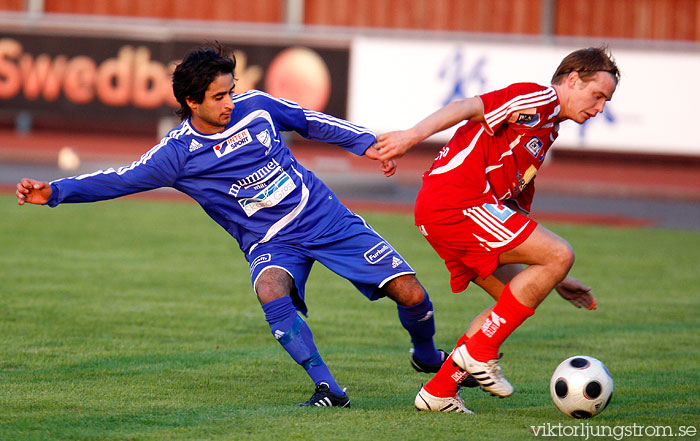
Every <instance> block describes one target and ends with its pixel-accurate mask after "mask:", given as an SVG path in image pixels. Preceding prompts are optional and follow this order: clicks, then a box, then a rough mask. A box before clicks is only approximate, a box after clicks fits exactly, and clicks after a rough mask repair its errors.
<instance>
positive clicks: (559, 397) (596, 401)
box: [549, 355, 613, 418]
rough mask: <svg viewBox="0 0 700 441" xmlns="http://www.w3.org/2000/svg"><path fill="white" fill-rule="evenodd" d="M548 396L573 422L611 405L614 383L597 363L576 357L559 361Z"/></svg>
mask: <svg viewBox="0 0 700 441" xmlns="http://www.w3.org/2000/svg"><path fill="white" fill-rule="evenodd" d="M549 392H550V393H551V394H552V400H553V401H554V405H555V406H557V409H559V410H560V411H562V413H565V414H566V415H569V416H570V417H573V418H591V417H593V416H595V415H598V414H599V413H600V412H602V411H603V409H605V408H606V407H607V406H608V404H609V403H610V398H612V393H613V379H612V376H610V371H608V368H607V367H605V365H604V364H603V363H602V362H601V361H600V360H597V359H595V358H593V357H588V356H586V355H576V356H574V357H571V358H567V359H566V360H564V361H562V362H561V364H560V365H559V366H557V368H556V369H555V370H554V374H552V379H551V381H550V382H549Z"/></svg>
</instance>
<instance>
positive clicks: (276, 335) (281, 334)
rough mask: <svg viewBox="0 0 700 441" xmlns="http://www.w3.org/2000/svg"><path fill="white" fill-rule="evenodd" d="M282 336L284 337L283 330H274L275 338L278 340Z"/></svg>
mask: <svg viewBox="0 0 700 441" xmlns="http://www.w3.org/2000/svg"><path fill="white" fill-rule="evenodd" d="M282 337H284V331H281V330H279V329H277V330H275V338H276V339H277V340H279V339H280V338H282Z"/></svg>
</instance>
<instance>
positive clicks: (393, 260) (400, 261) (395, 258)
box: [391, 256, 403, 268]
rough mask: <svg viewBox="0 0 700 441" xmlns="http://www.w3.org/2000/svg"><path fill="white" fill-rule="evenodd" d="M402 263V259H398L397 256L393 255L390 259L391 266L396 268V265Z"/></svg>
mask: <svg viewBox="0 0 700 441" xmlns="http://www.w3.org/2000/svg"><path fill="white" fill-rule="evenodd" d="M402 263H403V260H401V259H399V258H398V257H396V256H394V257H393V258H392V259H391V267H392V268H396V267H397V266H399V265H401V264H402Z"/></svg>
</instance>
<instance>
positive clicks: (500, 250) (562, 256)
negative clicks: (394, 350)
mask: <svg viewBox="0 0 700 441" xmlns="http://www.w3.org/2000/svg"><path fill="white" fill-rule="evenodd" d="M619 79H620V73H619V70H618V68H617V66H616V64H615V61H614V60H613V59H612V57H611V55H610V53H609V52H608V50H607V49H606V48H587V49H580V50H577V51H575V52H572V53H571V54H569V55H567V56H566V57H565V58H564V59H563V60H562V62H561V64H560V65H559V67H558V68H557V70H556V72H555V73H554V75H553V77H552V81H551V83H552V85H551V86H541V85H538V84H534V83H517V84H512V85H510V86H508V87H506V88H504V89H501V90H496V91H493V92H489V93H486V94H484V95H481V96H477V97H472V98H467V99H464V100H460V101H455V102H452V103H450V104H448V105H447V106H445V107H443V108H442V109H440V110H438V111H436V112H435V113H433V114H431V115H430V116H428V117H427V118H425V119H424V120H423V121H421V122H419V123H418V124H416V125H415V126H414V127H412V128H411V129H408V130H403V131H396V132H390V133H387V134H384V135H382V136H380V137H379V138H378V139H377V143H376V144H375V148H376V149H377V151H378V152H379V156H380V158H381V159H382V160H390V159H395V158H399V157H401V156H403V154H405V153H406V152H407V151H408V150H409V149H410V148H411V147H412V146H414V145H415V144H417V143H419V142H421V141H423V140H424V139H426V138H427V137H429V136H431V135H433V134H435V133H437V132H439V131H442V130H445V129H447V128H449V127H452V126H453V125H455V124H457V123H459V122H461V121H464V120H466V121H467V122H466V124H464V125H463V126H461V127H460V128H459V129H458V130H457V132H456V133H455V135H454V136H453V138H452V139H451V140H450V141H449V142H448V143H447V145H446V146H445V147H443V148H442V150H440V153H439V154H438V156H437V157H436V158H435V161H434V162H433V165H432V167H431V168H430V169H429V170H428V171H427V172H425V174H424V175H423V186H422V187H421V189H420V191H419V193H418V197H417V199H416V206H415V221H416V225H417V226H418V228H419V229H420V231H421V233H422V234H423V236H425V238H426V239H427V240H428V242H429V243H430V244H431V245H432V246H433V248H434V249H435V251H436V252H437V253H438V254H439V255H440V257H442V258H443V259H444V261H445V265H446V266H447V269H448V270H449V272H450V284H451V288H452V291H453V292H461V291H463V290H465V289H466V288H467V285H468V284H469V283H470V282H472V281H473V282H474V283H476V284H477V285H479V286H480V287H481V288H483V289H484V290H485V291H486V292H487V293H488V294H490V295H491V297H493V299H494V300H495V301H496V303H495V304H494V305H493V306H491V307H489V308H487V309H486V310H484V311H483V312H481V313H480V314H479V315H478V316H477V317H476V318H475V319H474V321H473V322H472V323H471V324H470V325H469V327H468V329H467V331H466V332H465V334H464V335H463V336H462V337H461V338H460V339H459V340H458V342H457V345H456V347H455V349H454V350H453V351H452V353H451V354H450V356H449V357H448V359H447V360H446V362H445V363H443V365H442V367H441V369H440V371H439V372H438V373H437V374H436V375H435V377H433V378H432V379H431V380H430V381H429V382H428V383H427V384H426V385H425V386H424V387H423V388H422V389H421V390H420V392H419V393H418V395H417V396H416V399H415V406H416V407H417V408H418V409H419V410H433V411H456V412H464V413H470V411H469V410H468V409H467V408H466V407H465V406H464V402H463V401H462V399H461V397H460V396H459V383H460V382H462V381H463V380H464V379H465V378H466V376H467V375H468V374H471V376H472V377H473V378H474V379H475V380H476V381H477V382H478V383H479V385H480V386H481V388H482V389H483V390H484V391H486V392H490V393H491V394H493V395H496V396H499V397H507V396H509V395H511V394H512V393H513V387H512V386H511V384H510V383H509V382H508V380H506V379H505V378H504V376H503V373H502V371H501V368H500V365H499V355H498V354H499V347H500V345H501V343H502V342H503V341H504V340H505V339H506V338H507V337H508V336H509V335H510V334H511V333H512V332H513V331H514V330H515V329H516V328H517V327H518V326H520V325H521V324H522V323H523V322H524V321H525V319H527V318H528V317H529V316H531V315H532V314H534V312H535V308H537V306H538V305H539V304H540V303H541V302H542V301H543V300H544V298H545V297H546V296H547V295H548V294H549V293H550V292H551V291H552V289H556V290H557V292H558V293H559V294H560V295H561V296H562V297H563V298H565V299H566V300H568V301H570V302H571V303H572V304H574V305H575V306H577V307H579V308H581V307H584V308H587V309H595V306H596V300H595V297H594V296H593V294H592V293H591V288H590V287H587V286H585V285H583V284H581V283H580V282H579V281H578V280H576V279H574V278H572V277H569V276H568V273H569V270H570V269H571V267H572V265H573V263H574V252H573V250H572V248H571V246H570V245H569V244H568V243H567V242H566V241H565V240H564V239H562V238H561V237H559V236H557V235H556V234H554V233H552V232H551V231H549V230H547V229H546V228H544V227H543V226H541V225H538V224H537V222H535V221H534V220H532V219H529V218H528V217H527V214H528V212H529V209H530V205H531V203H532V198H533V195H534V192H535V187H534V179H535V176H536V174H537V171H538V169H539V167H540V166H541V165H542V163H543V161H544V158H545V155H546V153H547V150H549V148H550V147H551V145H552V143H553V142H554V140H555V139H556V138H557V134H558V133H557V131H558V129H559V123H560V122H561V121H564V120H568V119H570V120H573V121H575V122H577V123H579V124H583V123H584V122H585V121H586V120H587V119H588V118H592V117H594V116H596V115H597V114H598V113H601V112H603V108H604V106H605V103H606V102H607V101H610V99H612V96H613V93H614V92H615V89H616V87H617V83H618V81H619ZM524 265H525V266H524Z"/></svg>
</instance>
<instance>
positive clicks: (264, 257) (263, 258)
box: [250, 253, 272, 273]
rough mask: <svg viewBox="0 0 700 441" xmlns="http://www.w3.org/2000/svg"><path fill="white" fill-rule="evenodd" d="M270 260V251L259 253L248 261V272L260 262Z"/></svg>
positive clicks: (253, 269)
mask: <svg viewBox="0 0 700 441" xmlns="http://www.w3.org/2000/svg"><path fill="white" fill-rule="evenodd" d="M270 260H272V255H271V254H270V253H265V254H261V255H259V256H258V257H256V258H255V259H254V260H253V261H252V262H250V272H251V273H252V272H253V271H255V267H256V266H258V265H260V264H261V263H265V262H269V261H270Z"/></svg>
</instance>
